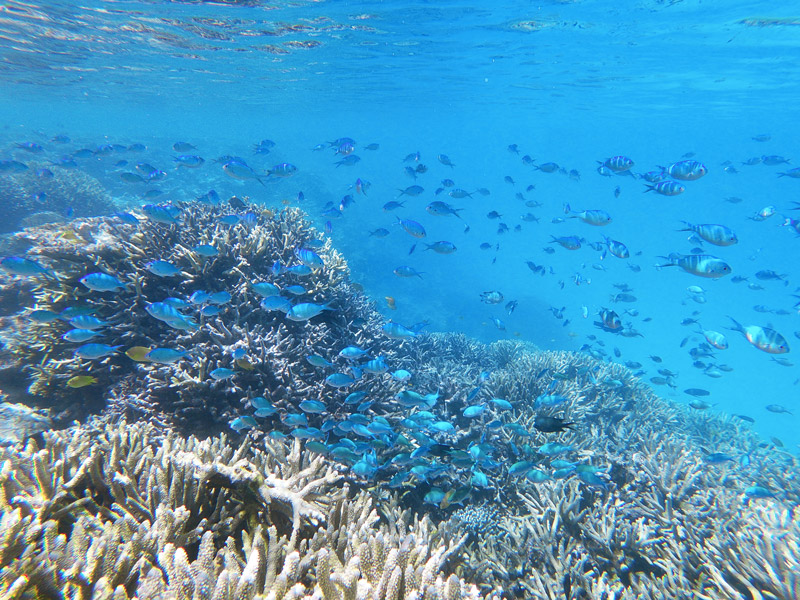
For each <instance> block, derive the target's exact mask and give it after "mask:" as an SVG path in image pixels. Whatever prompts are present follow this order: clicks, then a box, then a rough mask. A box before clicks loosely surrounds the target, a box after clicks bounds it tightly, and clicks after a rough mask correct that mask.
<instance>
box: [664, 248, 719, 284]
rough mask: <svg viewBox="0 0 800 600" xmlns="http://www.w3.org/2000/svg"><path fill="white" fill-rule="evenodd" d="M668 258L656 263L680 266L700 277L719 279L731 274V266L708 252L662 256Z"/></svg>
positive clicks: (666, 265)
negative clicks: (664, 261)
mask: <svg viewBox="0 0 800 600" xmlns="http://www.w3.org/2000/svg"><path fill="white" fill-rule="evenodd" d="M661 258H664V259H666V260H667V261H669V262H667V263H664V264H662V265H656V266H657V267H659V268H662V267H675V266H677V267H680V268H681V269H683V270H684V271H686V272H687V273H691V274H692V275H697V276H698V277H706V278H710V279H718V278H720V277H724V276H725V275H728V274H730V272H731V267H730V265H728V263H726V262H725V261H724V260H722V259H719V258H717V257H716V256H711V255H708V254H678V253H676V252H673V253H671V254H670V255H669V256H662V257H661Z"/></svg>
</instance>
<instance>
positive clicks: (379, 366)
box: [361, 356, 389, 374]
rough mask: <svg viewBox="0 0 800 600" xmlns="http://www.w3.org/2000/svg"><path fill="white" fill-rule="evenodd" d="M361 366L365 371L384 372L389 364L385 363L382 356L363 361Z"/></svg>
mask: <svg viewBox="0 0 800 600" xmlns="http://www.w3.org/2000/svg"><path fill="white" fill-rule="evenodd" d="M361 368H362V369H364V371H366V372H367V373H373V374H378V373H385V372H386V371H388V370H389V366H388V365H387V364H386V361H385V360H384V358H383V357H382V356H379V357H378V358H374V359H372V360H370V361H367V362H365V363H364V364H363V365H361Z"/></svg>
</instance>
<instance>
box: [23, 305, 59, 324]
mask: <svg viewBox="0 0 800 600" xmlns="http://www.w3.org/2000/svg"><path fill="white" fill-rule="evenodd" d="M28 318H29V319H30V320H31V321H34V322H35V323H52V322H53V321H56V320H58V318H59V314H58V313H57V312H53V311H52V310H45V309H41V308H40V309H36V310H33V311H31V312H30V314H29V315H28Z"/></svg>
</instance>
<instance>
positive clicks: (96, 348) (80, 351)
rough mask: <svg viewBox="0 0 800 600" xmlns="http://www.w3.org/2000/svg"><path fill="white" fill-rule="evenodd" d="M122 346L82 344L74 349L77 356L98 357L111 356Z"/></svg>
mask: <svg viewBox="0 0 800 600" xmlns="http://www.w3.org/2000/svg"><path fill="white" fill-rule="evenodd" d="M120 348H122V346H109V345H108V344H84V345H83V346H79V347H78V348H76V349H75V356H76V357H77V358H88V359H90V360H91V359H98V358H105V357H106V356H111V355H112V354H114V353H115V352H116V351H117V350H119V349H120Z"/></svg>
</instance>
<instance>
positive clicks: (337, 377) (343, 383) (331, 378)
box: [325, 373, 356, 388]
mask: <svg viewBox="0 0 800 600" xmlns="http://www.w3.org/2000/svg"><path fill="white" fill-rule="evenodd" d="M355 381H356V380H355V379H353V378H352V377H350V376H349V375H346V374H345V373H333V374H332V375H328V376H327V377H326V378H325V383H327V384H328V385H330V386H331V387H335V388H342V387H347V386H349V385H352V384H354V383H355Z"/></svg>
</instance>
